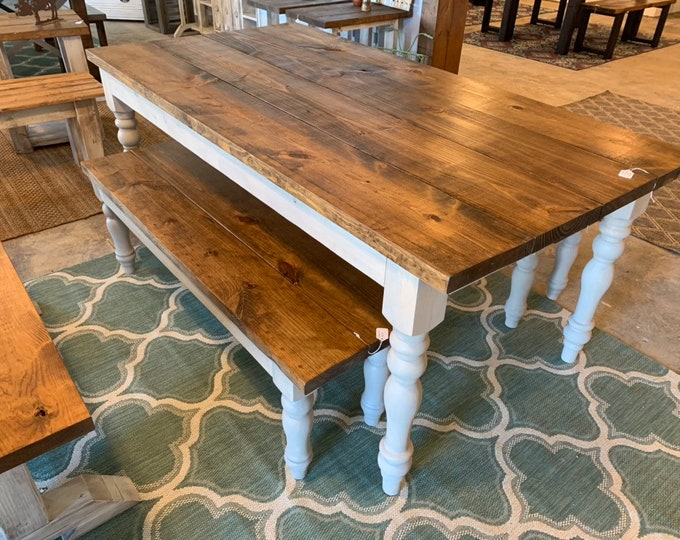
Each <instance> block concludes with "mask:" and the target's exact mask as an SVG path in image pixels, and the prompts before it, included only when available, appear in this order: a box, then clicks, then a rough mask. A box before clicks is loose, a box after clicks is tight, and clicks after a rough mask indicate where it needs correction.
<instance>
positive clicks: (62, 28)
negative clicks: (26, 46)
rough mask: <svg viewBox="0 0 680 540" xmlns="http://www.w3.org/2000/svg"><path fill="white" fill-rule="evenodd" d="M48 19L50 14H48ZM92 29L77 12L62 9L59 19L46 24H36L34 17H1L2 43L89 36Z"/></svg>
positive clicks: (0, 40) (0, 34) (5, 14)
mask: <svg viewBox="0 0 680 540" xmlns="http://www.w3.org/2000/svg"><path fill="white" fill-rule="evenodd" d="M45 15H46V17H48V16H49V13H47V12H46V14H45ZM89 34H90V29H89V28H88V26H87V24H85V23H84V22H83V21H82V19H81V18H80V17H79V16H78V15H77V14H76V12H75V11H73V10H70V9H60V10H59V19H58V20H56V21H54V22H49V23H45V24H39V25H37V24H35V18H34V17H33V15H30V16H25V17H17V15H16V14H15V13H3V14H2V15H0V43H1V42H4V41H21V40H27V39H45V38H57V37H67V36H87V35H89Z"/></svg>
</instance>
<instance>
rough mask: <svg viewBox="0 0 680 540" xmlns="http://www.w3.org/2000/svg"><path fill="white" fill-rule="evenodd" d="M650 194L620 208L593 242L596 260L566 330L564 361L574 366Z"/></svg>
mask: <svg viewBox="0 0 680 540" xmlns="http://www.w3.org/2000/svg"><path fill="white" fill-rule="evenodd" d="M649 199H650V194H647V195H645V196H644V197H642V198H640V199H638V200H637V201H634V202H632V203H630V204H627V205H626V206H624V207H623V208H619V209H618V210H616V211H615V212H612V213H611V214H609V215H608V216H606V217H605V218H604V219H603V220H602V221H601V222H600V234H599V235H598V236H597V237H596V238H595V240H594V241H593V258H592V259H591V260H590V262H589V263H588V264H587V265H586V267H585V268H584V269H583V275H582V276H581V293H580V295H579V298H578V302H577V304H576V309H575V310H574V313H573V314H572V316H571V317H569V321H568V323H567V326H566V327H565V329H564V347H563V349H562V360H564V361H565V362H569V363H572V362H574V361H575V360H576V357H577V356H578V353H579V352H580V351H581V349H583V346H584V345H585V344H586V343H588V341H590V338H591V336H592V330H593V327H594V323H593V317H594V315H595V310H596V309H597V306H598V304H599V303H600V300H601V299H602V296H603V295H604V293H605V292H607V289H609V286H610V285H611V283H612V281H613V279H614V262H615V261H616V260H617V259H618V258H619V257H620V256H621V255H622V254H623V243H624V240H625V239H626V238H627V237H628V236H629V235H630V227H631V224H632V223H633V220H634V219H635V218H637V217H638V216H639V215H640V214H642V213H643V212H644V211H645V209H646V208H647V204H648V203H649Z"/></svg>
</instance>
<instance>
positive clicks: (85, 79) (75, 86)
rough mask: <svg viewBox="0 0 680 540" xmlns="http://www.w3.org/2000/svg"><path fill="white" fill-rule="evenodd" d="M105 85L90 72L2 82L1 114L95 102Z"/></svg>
mask: <svg viewBox="0 0 680 540" xmlns="http://www.w3.org/2000/svg"><path fill="white" fill-rule="evenodd" d="M103 95H104V90H103V88H102V85H101V84H100V83H99V82H98V81H97V80H96V79H94V78H93V77H92V76H91V75H90V74H89V73H61V74H57V75H45V76H40V77H24V78H20V79H5V80H2V81H0V113H3V112H11V111H20V110H26V109H35V108H38V107H45V106H49V105H56V104H60V103H69V102H75V101H83V100H88V99H96V98H98V97H101V96H103Z"/></svg>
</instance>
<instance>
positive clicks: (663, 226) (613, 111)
mask: <svg viewBox="0 0 680 540" xmlns="http://www.w3.org/2000/svg"><path fill="white" fill-rule="evenodd" d="M565 107H566V108H567V109H569V110H570V111H574V112H577V113H580V114H585V115H587V116H592V117H593V118H597V119H598V120H601V121H602V122H607V123H608V124H613V125H615V126H620V127H623V128H626V129H629V130H631V131H635V132H637V133H642V134H645V135H651V136H652V137H656V138H657V139H661V140H662V141H666V142H667V143H671V144H677V145H680V111H678V110H675V109H669V108H666V107H660V106H658V105H652V104H650V103H646V102H644V101H640V100H639V99H632V98H627V97H625V96H619V95H617V94H613V93H611V92H603V93H602V94H598V95H596V96H592V97H589V98H586V99H584V100H581V101H576V102H574V103H570V104H569V105H566V106H565ZM632 234H633V235H634V236H637V237H638V238H642V239H643V240H646V241H647V242H650V243H652V244H655V245H657V246H660V247H662V248H665V249H668V250H670V251H673V252H675V253H680V180H675V181H673V182H671V183H670V184H668V185H666V186H664V187H663V188H661V189H659V190H657V191H655V192H654V198H653V200H652V202H651V203H650V204H649V207H648V208H647V212H645V213H644V214H643V215H642V216H640V217H639V218H638V219H637V220H635V223H634V225H633V233H632Z"/></svg>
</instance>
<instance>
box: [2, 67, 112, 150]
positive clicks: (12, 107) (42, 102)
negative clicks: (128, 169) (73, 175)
mask: <svg viewBox="0 0 680 540" xmlns="http://www.w3.org/2000/svg"><path fill="white" fill-rule="evenodd" d="M103 95H104V91H103V89H102V85H101V83H99V82H98V81H97V80H95V79H94V77H92V75H90V74H89V73H59V74H57V75H43V76H39V77H23V78H20V79H2V80H0V129H10V130H16V131H15V133H14V136H15V138H17V137H18V138H20V139H21V138H22V137H26V140H24V141H22V142H21V143H20V144H18V145H15V150H16V151H17V152H18V153H25V152H27V151H32V150H33V146H32V144H31V142H30V140H28V132H27V131H26V130H25V127H26V126H28V125H30V124H40V123H46V122H54V121H58V120H66V122H67V127H68V138H69V142H70V143H71V150H72V151H73V158H74V159H75V161H76V163H80V161H82V160H84V159H93V158H96V157H100V156H103V155H104V147H103V143H102V139H103V132H102V127H101V121H100V119H99V111H98V109H97V103H96V101H95V100H96V98H98V97H101V96H103Z"/></svg>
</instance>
